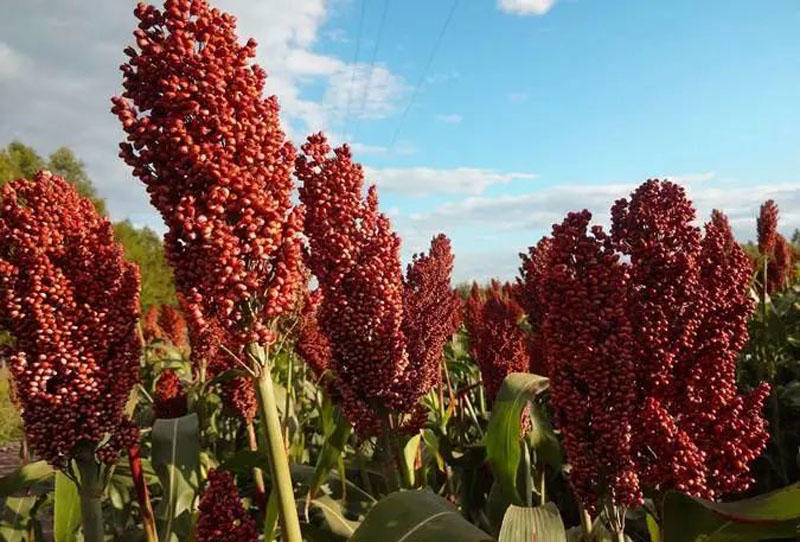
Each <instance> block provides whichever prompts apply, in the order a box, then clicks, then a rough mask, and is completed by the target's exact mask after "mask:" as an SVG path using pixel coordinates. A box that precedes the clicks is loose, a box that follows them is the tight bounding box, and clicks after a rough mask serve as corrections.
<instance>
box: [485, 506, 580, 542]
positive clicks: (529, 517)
mask: <svg viewBox="0 0 800 542" xmlns="http://www.w3.org/2000/svg"><path fill="white" fill-rule="evenodd" d="M518 540H536V541H537V542H566V540H567V534H566V531H565V530H564V522H563V521H562V520H561V514H559V512H558V508H556V506H555V504H553V503H551V502H549V503H546V504H545V505H544V506H537V507H533V508H529V507H522V506H514V505H511V506H509V507H508V510H506V515H505V517H504V518H503V526H502V527H501V528H500V538H499V542H516V541H518Z"/></svg>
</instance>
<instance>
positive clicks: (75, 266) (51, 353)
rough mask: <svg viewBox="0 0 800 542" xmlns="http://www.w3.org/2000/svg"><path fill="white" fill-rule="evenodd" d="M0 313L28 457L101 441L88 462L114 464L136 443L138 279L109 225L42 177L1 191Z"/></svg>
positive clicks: (70, 191) (61, 455) (61, 453)
mask: <svg viewBox="0 0 800 542" xmlns="http://www.w3.org/2000/svg"><path fill="white" fill-rule="evenodd" d="M0 314H1V315H2V317H1V318H0V327H3V328H5V329H7V330H9V331H10V333H11V334H12V335H13V337H14V338H15V342H14V344H13V345H12V346H10V347H9V352H10V356H9V363H10V366H11V372H12V375H13V378H14V384H15V387H16V389H17V391H18V396H17V398H18V400H19V403H20V406H21V408H22V418H23V421H24V423H25V432H26V434H27V436H28V440H29V442H30V444H31V445H32V447H33V449H34V450H35V451H36V453H37V454H38V455H39V456H40V457H42V458H43V459H45V460H47V461H48V462H49V463H50V464H52V465H53V466H56V467H64V466H65V465H66V463H67V461H68V460H69V459H70V458H71V457H72V456H73V454H74V453H75V452H76V447H77V446H79V445H86V444H88V445H97V444H99V443H101V442H104V441H105V440H106V439H107V438H108V437H109V435H110V439H109V440H108V442H107V443H106V444H105V445H104V446H102V447H101V448H100V449H99V450H98V451H97V456H98V458H99V459H101V460H104V461H109V462H112V461H114V460H116V457H117V455H118V453H119V451H120V450H121V449H123V448H126V447H127V446H128V445H129V444H132V443H133V439H135V438H136V436H137V435H136V431H135V428H134V427H132V425H131V424H129V423H127V421H126V417H125V410H124V409H125V404H126V402H127V400H128V397H129V395H130V392H131V389H132V388H133V386H134V385H135V384H136V382H137V380H138V369H139V356H140V353H141V346H140V342H139V338H138V336H137V330H136V323H137V320H138V318H139V273H138V269H137V268H136V266H135V265H134V264H132V263H128V262H126V261H125V259H124V257H123V251H122V248H121V247H120V246H119V245H117V244H116V243H115V242H114V236H113V230H112V228H111V224H110V223H109V221H108V220H107V219H106V218H104V217H101V216H99V215H98V214H97V213H96V212H95V209H94V206H93V205H92V203H91V201H89V200H88V199H86V198H83V197H81V196H80V195H78V193H77V192H76V191H75V189H74V188H73V187H72V185H70V184H69V183H67V182H66V181H64V180H63V179H61V178H60V177H57V176H55V175H51V174H50V173H49V172H46V171H43V172H39V173H38V174H37V175H36V176H35V177H34V179H33V180H26V179H19V180H17V181H13V182H10V183H8V184H6V185H5V186H3V188H2V207H0ZM129 441H130V442H129Z"/></svg>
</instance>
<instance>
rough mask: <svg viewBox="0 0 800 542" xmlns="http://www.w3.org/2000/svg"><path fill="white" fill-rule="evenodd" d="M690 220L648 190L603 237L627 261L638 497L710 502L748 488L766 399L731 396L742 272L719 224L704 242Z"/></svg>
mask: <svg viewBox="0 0 800 542" xmlns="http://www.w3.org/2000/svg"><path fill="white" fill-rule="evenodd" d="M694 218H695V212H694V208H693V207H692V204H691V202H690V201H689V200H688V199H687V198H686V195H685V193H684V191H683V189H682V188H681V187H680V186H678V185H675V184H673V183H670V182H666V181H661V182H660V181H655V180H651V181H648V182H646V183H644V184H643V185H642V186H641V187H639V188H638V189H637V190H636V191H635V192H634V193H633V194H632V195H631V198H630V201H627V200H620V201H618V202H617V203H616V204H615V205H614V207H613V209H612V224H613V225H612V232H613V235H614V239H615V241H616V243H617V245H618V247H619V250H620V251H621V252H622V253H623V254H625V255H626V256H627V257H628V258H630V281H629V284H628V295H629V303H630V308H629V314H630V318H631V323H632V324H633V328H634V339H635V341H634V344H635V350H634V359H635V366H636V368H637V373H638V374H637V378H636V381H637V388H638V396H637V403H638V404H640V405H644V408H643V410H642V412H641V413H640V415H639V416H638V418H637V419H638V421H640V422H641V426H640V427H637V428H636V429H635V431H634V433H635V437H636V441H637V442H636V443H635V446H636V449H637V457H636V460H637V465H638V468H639V476H640V478H641V480H642V482H643V485H645V487H649V488H654V489H658V490H664V489H669V488H675V489H679V490H681V491H685V492H687V493H690V494H693V495H698V496H704V497H707V498H712V499H713V498H717V497H719V496H720V495H723V494H725V493H728V492H731V491H741V490H743V489H745V488H746V487H747V486H748V485H749V483H750V479H749V476H748V471H749V464H750V462H751V461H752V459H754V458H755V457H756V456H757V455H758V454H759V453H760V452H761V450H762V449H763V447H764V445H765V443H766V438H767V433H766V429H765V422H764V421H763V419H762V418H761V414H760V411H761V406H762V403H763V400H764V397H765V396H766V393H767V389H766V388H765V387H761V388H759V389H757V390H755V391H754V392H753V393H752V394H750V395H749V396H746V397H742V396H739V395H737V393H736V386H735V374H734V372H733V371H731V370H730V364H731V363H733V361H732V360H733V359H735V357H736V355H737V353H738V352H739V350H741V348H742V347H743V346H744V344H745V342H746V341H747V325H746V321H747V318H748V317H749V316H750V315H751V314H752V311H753V303H752V300H751V299H750V296H749V285H750V277H751V273H750V264H749V262H748V260H747V258H746V256H745V255H744V254H743V251H742V249H741V247H739V246H738V245H737V244H735V243H734V242H733V241H732V236H731V233H730V229H729V227H727V222H726V221H725V220H724V219H723V217H722V215H721V214H719V213H717V214H715V217H714V219H713V220H712V222H711V223H710V224H709V226H708V227H707V228H706V237H705V238H703V236H702V235H701V232H700V230H699V229H698V228H696V227H695V226H693V225H692V221H693V220H694ZM720 291H724V292H727V295H723V296H720V295H719V292H720ZM720 298H722V299H720ZM722 313H725V314H726V318H727V319H726V320H722V319H720V315H721V314H722ZM720 366H722V367H726V368H727V370H723V371H720V370H719V367H720ZM713 375H717V378H712V376H713ZM723 384H724V385H723ZM699 404H702V405H704V407H703V410H701V411H700V412H702V413H703V414H702V416H705V417H706V421H705V423H702V424H698V423H697V422H696V419H695V418H696V416H697V415H698V405H699ZM734 412H736V413H737V414H736V415H733V413H734ZM734 449H735V450H736V451H735V452H733V450H734ZM732 452H733V454H732V455H734V456H736V457H735V458H734V457H732V455H731V453H732ZM720 454H724V457H726V458H728V459H729V460H727V461H726V460H723V459H722V457H721V456H720ZM715 458H716V459H715Z"/></svg>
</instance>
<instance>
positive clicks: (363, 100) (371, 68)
mask: <svg viewBox="0 0 800 542" xmlns="http://www.w3.org/2000/svg"><path fill="white" fill-rule="evenodd" d="M388 11H389V0H383V11H382V12H381V19H380V22H379V23H378V34H377V36H376V37H375V44H374V45H373V46H372V54H371V55H370V59H369V65H368V67H367V73H368V74H369V75H368V76H367V84H366V86H365V87H364V92H363V94H362V95H361V105H360V106H359V108H358V110H357V112H356V119H355V122H356V127H355V129H354V130H353V140H354V141H355V139H356V138H357V137H358V132H359V129H360V128H361V115H363V114H364V113H365V112H366V107H367V100H368V99H369V92H370V90H372V78H373V76H374V73H375V60H376V59H377V58H378V50H379V49H380V46H381V39H382V38H383V28H384V26H385V24H386V14H387V13H388Z"/></svg>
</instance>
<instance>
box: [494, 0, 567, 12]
mask: <svg viewBox="0 0 800 542" xmlns="http://www.w3.org/2000/svg"><path fill="white" fill-rule="evenodd" d="M555 3H556V0H497V7H498V8H500V10H501V11H504V12H506V13H512V14H514V15H544V14H545V13H547V12H548V11H550V8H552V7H553V4H555Z"/></svg>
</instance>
